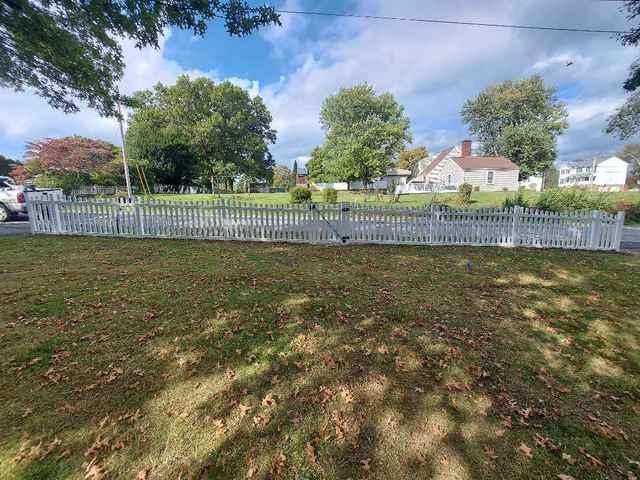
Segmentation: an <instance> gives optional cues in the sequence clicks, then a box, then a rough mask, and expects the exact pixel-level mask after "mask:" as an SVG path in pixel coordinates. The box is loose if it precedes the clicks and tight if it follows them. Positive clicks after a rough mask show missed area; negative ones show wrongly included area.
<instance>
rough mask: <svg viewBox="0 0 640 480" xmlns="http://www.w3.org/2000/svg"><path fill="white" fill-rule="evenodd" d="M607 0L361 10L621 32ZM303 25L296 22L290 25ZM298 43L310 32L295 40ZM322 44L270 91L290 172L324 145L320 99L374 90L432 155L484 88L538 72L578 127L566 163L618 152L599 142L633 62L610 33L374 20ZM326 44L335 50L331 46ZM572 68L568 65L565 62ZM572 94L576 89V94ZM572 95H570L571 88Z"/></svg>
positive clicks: (411, 2)
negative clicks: (360, 88) (297, 160)
mask: <svg viewBox="0 0 640 480" xmlns="http://www.w3.org/2000/svg"><path fill="white" fill-rule="evenodd" d="M605 3H608V2H589V3H585V2H582V1H580V0H566V1H564V2H556V1H551V0H523V1H520V2H512V1H509V0H493V1H485V2H474V3H471V2H467V1H462V0H453V1H449V2H441V1H437V0H430V1H417V0H397V1H394V2H388V1H384V0H367V1H364V0H362V1H361V2H360V7H359V9H358V11H359V12H360V13H366V14H375V15H390V16H411V17H423V18H439V19H459V20H473V21H480V22H483V21H486V22H491V23H518V24H528V25H549V24H554V25H558V26H564V25H566V26H581V25H582V26H586V27H604V28H621V27H624V25H625V20H624V17H623V15H622V14H621V13H620V12H619V10H618V9H617V7H613V6H612V5H605ZM293 18H294V19H297V16H295V17H293ZM293 35H294V36H295V37H296V38H299V37H300V36H302V37H304V35H303V34H302V35H301V33H300V32H296V33H294V34H293ZM318 38H319V39H318V40H316V41H315V43H309V42H300V43H299V47H298V49H297V50H296V51H294V52H293V53H292V54H293V55H296V57H297V58H299V59H300V61H299V63H298V65H299V66H298V68H297V69H296V70H295V71H293V72H292V73H291V74H290V75H288V76H287V77H286V79H285V81H284V82H280V83H279V84H278V85H277V86H269V85H267V86H266V87H265V88H264V89H263V91H262V94H263V95H264V97H265V99H266V101H267V103H268V105H269V106H270V108H271V109H272V111H273V113H274V120H275V124H276V128H277V129H278V131H279V139H278V144H277V145H276V147H275V148H274V153H275V157H276V159H277V160H278V161H280V162H287V163H289V164H290V163H291V160H290V159H292V158H294V157H296V156H298V155H301V154H305V153H308V152H309V151H310V150H311V149H312V148H313V146H315V145H317V144H318V143H320V142H321V141H322V138H323V134H322V131H321V129H320V125H319V122H318V115H319V111H320V106H321V104H322V100H323V99H324V98H325V97H326V96H327V95H330V94H333V93H335V92H336V91H337V90H338V89H339V88H340V87H347V86H351V85H354V84H356V83H359V82H365V81H366V82H369V83H371V84H372V85H373V86H374V87H375V88H376V89H377V90H378V91H390V92H391V93H393V94H394V95H395V96H396V98H397V99H398V100H399V101H400V102H401V103H402V104H404V105H405V107H406V109H407V113H408V114H409V116H410V118H411V121H412V129H413V132H414V137H415V138H414V144H421V143H426V144H427V146H428V147H429V149H430V150H431V151H434V150H436V149H439V148H442V147H444V146H447V145H452V144H457V143H458V142H459V141H460V140H461V139H462V138H464V137H466V136H467V132H466V129H465V128H464V126H463V125H462V124H461V123H460V115H459V112H460V109H461V107H462V105H463V103H464V101H465V100H466V99H468V98H471V97H473V96H475V95H477V94H478V93H479V91H480V90H481V89H483V88H484V87H486V86H488V85H491V84H493V83H496V82H500V81H503V80H507V79H514V78H521V77H524V76H527V75H531V74H532V73H539V74H542V75H543V76H544V78H545V81H546V82H547V83H548V84H550V85H555V86H560V87H563V89H562V91H561V93H564V94H566V95H568V96H569V97H570V98H569V107H570V108H569V112H570V119H569V120H570V129H569V131H568V132H567V134H566V135H564V136H563V137H561V141H560V142H559V152H560V155H561V156H563V155H564V156H566V155H571V154H573V152H576V151H582V152H589V151H593V152H595V151H599V150H601V149H614V148H617V146H618V144H619V143H618V142H616V141H615V140H614V139H613V138H612V137H609V136H606V135H605V134H604V133H602V130H603V127H604V123H605V121H606V118H607V117H608V115H609V114H610V113H612V112H613V110H614V109H615V107H616V106H618V105H619V104H620V102H621V101H622V89H621V84H622V82H623V81H624V78H625V77H626V75H627V71H628V66H629V65H630V63H631V62H632V61H633V58H634V56H635V55H636V53H635V52H634V51H633V49H629V48H627V49H625V48H623V47H622V46H620V44H618V43H617V42H616V41H615V39H613V38H611V36H609V35H588V34H579V33H564V32H548V31H544V32H536V31H525V30H511V29H498V28H482V27H466V26H451V25H434V24H423V23H407V22H387V21H371V20H358V19H352V20H339V21H336V22H335V23H334V24H333V25H332V26H330V27H328V28H327V29H326V31H324V32H322V33H321V34H320V35H319V36H318ZM327 38H329V39H330V41H327V40H326V39H327ZM569 62H573V65H571V66H569V67H567V66H566V64H567V63H569ZM569 87H570V88H569ZM567 88H568V89H569V90H567V91H564V89H567Z"/></svg>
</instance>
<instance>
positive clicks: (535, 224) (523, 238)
mask: <svg viewBox="0 0 640 480" xmlns="http://www.w3.org/2000/svg"><path fill="white" fill-rule="evenodd" d="M27 202H28V208H29V219H30V222H31V231H32V232H33V233H45V234H54V235H103V236H118V237H159V238H198V239H219V240H252V241H267V242H283V241H284V242H303V243H383V244H411V245H497V246H529V247H556V248H570V249H590V250H618V249H619V247H620V240H621V236H622V227H623V223H624V214H623V213H618V214H617V215H615V214H609V213H604V212H600V211H593V212H579V213H556V212H545V211H540V210H534V209H528V208H521V207H515V208H509V209H502V208H481V209H466V210H452V209H449V208H448V207H445V206H439V205H432V206H429V207H426V208H376V207H368V206H362V205H349V204H333V205H332V204H303V205H260V204H247V203H239V202H232V201H222V200H221V201H214V202H175V201H160V200H147V199H142V198H130V199H117V200H115V199H86V198H82V199H77V198H71V197H65V196H63V195H61V194H59V193H55V194H47V193H39V192H33V193H29V194H28V196H27Z"/></svg>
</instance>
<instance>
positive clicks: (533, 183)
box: [519, 175, 544, 192]
mask: <svg viewBox="0 0 640 480" xmlns="http://www.w3.org/2000/svg"><path fill="white" fill-rule="evenodd" d="M519 183H520V186H521V187H522V188H526V189H528V190H533V191H534V192H541V191H542V186H543V184H544V178H543V176H542V175H531V176H530V177H527V178H525V179H524V180H520V182H519Z"/></svg>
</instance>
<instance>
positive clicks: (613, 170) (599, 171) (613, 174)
mask: <svg viewBox="0 0 640 480" xmlns="http://www.w3.org/2000/svg"><path fill="white" fill-rule="evenodd" d="M628 167H629V165H628V164H627V162H625V161H624V160H621V159H619V158H618V157H611V158H608V159H606V160H605V161H604V162H600V163H599V164H598V167H597V168H596V180H595V184H596V185H620V186H622V185H624V184H625V182H626V181H627V169H628Z"/></svg>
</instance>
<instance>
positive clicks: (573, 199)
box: [536, 188, 611, 212]
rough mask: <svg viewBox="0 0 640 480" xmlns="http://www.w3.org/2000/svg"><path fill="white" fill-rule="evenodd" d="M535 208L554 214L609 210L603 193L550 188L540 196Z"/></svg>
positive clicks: (609, 205) (608, 204)
mask: <svg viewBox="0 0 640 480" xmlns="http://www.w3.org/2000/svg"><path fill="white" fill-rule="evenodd" d="M536 207H538V208H539V209H541V210H551V211H554V212H570V211H577V210H610V209H611V202H610V201H609V199H608V198H607V196H606V194H605V193H594V192H587V191H584V190H578V189H576V188H552V189H550V190H545V191H543V192H542V193H541V194H540V197H539V198H538V202H537V203H536Z"/></svg>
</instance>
